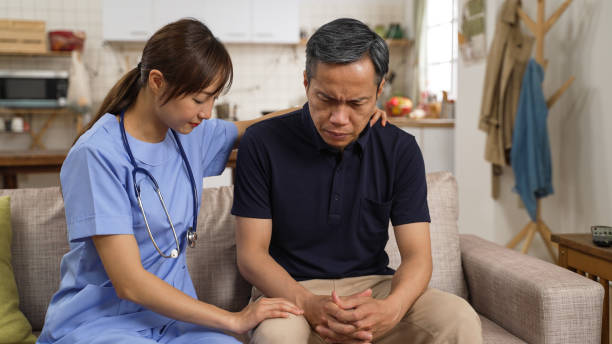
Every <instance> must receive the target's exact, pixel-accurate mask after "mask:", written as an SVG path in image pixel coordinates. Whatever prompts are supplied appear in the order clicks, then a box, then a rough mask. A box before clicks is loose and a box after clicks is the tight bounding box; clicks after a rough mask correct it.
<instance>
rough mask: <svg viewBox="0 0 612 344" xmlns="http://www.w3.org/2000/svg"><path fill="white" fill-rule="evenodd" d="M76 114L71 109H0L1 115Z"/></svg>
mask: <svg viewBox="0 0 612 344" xmlns="http://www.w3.org/2000/svg"><path fill="white" fill-rule="evenodd" d="M75 113H76V112H75V111H73V110H71V109H70V108H66V107H63V108H6V107H0V115H51V114H58V115H70V114H75Z"/></svg>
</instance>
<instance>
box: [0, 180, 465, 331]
mask: <svg viewBox="0 0 612 344" xmlns="http://www.w3.org/2000/svg"><path fill="white" fill-rule="evenodd" d="M427 186H428V203H429V211H430V214H431V219H432V223H431V241H432V256H433V266H434V270H433V274H432V278H431V282H430V287H434V288H438V289H441V290H444V291H448V292H451V293H454V294H456V295H459V296H461V297H463V298H467V287H466V284H465V280H464V278H463V271H462V269H461V255H460V251H459V236H458V232H457V218H458V209H457V185H456V182H455V179H454V178H453V176H452V175H451V174H450V173H447V172H440V173H433V174H429V175H427ZM3 195H9V196H11V219H12V228H13V244H12V253H13V268H14V270H15V279H16V281H17V286H18V289H19V299H20V307H21V309H22V311H23V312H24V314H25V315H26V317H27V318H28V319H29V320H30V323H31V324H32V328H33V329H34V331H40V329H42V325H43V322H44V316H45V313H46V309H47V306H48V304H49V301H50V299H51V296H52V295H53V293H54V292H55V291H56V290H57V288H58V286H59V276H60V271H59V266H60V261H61V258H62V256H63V255H64V254H65V253H66V252H67V251H68V243H67V235H66V221H65V217H64V208H63V202H62V198H61V194H60V191H59V188H58V187H52V188H40V189H16V190H6V189H0V196H3ZM232 198H233V188H232V187H231V186H230V187H221V188H212V189H204V191H203V193H202V207H201V208H200V213H199V214H198V245H197V247H196V248H195V249H188V250H187V261H188V265H189V271H190V273H191V278H192V280H193V282H194V285H195V287H196V291H197V293H198V297H199V298H200V299H201V300H203V301H206V302H209V303H211V304H214V305H217V306H219V307H222V308H225V309H229V310H233V311H236V310H239V309H241V308H242V307H244V306H245V305H246V303H247V302H248V300H249V296H250V292H251V286H250V285H249V283H248V282H246V281H245V280H244V279H243V278H242V277H241V276H240V273H239V272H238V268H237V266H236V244H235V240H234V228H235V227H234V225H235V220H234V217H233V216H232V215H231V214H230V209H231V206H232ZM389 230H390V235H389V237H390V238H391V240H390V241H389V243H388V245H387V252H388V253H389V259H390V266H391V267H397V266H398V265H399V262H400V257H399V252H398V251H397V244H396V243H395V239H394V236H393V234H392V231H393V229H392V228H391V227H390V228H389Z"/></svg>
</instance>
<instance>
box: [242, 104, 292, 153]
mask: <svg viewBox="0 0 612 344" xmlns="http://www.w3.org/2000/svg"><path fill="white" fill-rule="evenodd" d="M299 109H301V107H292V108H289V109H285V110H280V111H275V112H271V113H269V114H267V115H265V116H261V117H258V118H255V119H251V120H248V121H236V122H234V124H235V125H236V127H237V128H238V138H237V139H236V142H235V143H234V147H238V143H239V142H240V139H241V138H242V135H244V132H245V131H246V130H247V128H248V127H250V126H251V125H253V124H255V123H257V122H261V121H263V120H266V119H270V118H272V117H276V116H281V115H284V114H286V113H289V112H293V111H296V110H299Z"/></svg>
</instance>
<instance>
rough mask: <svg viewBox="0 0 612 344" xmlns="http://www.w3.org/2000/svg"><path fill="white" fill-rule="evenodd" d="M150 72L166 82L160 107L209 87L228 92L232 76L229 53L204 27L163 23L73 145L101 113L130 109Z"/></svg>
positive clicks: (191, 22)
mask: <svg viewBox="0 0 612 344" xmlns="http://www.w3.org/2000/svg"><path fill="white" fill-rule="evenodd" d="M153 69H156V70H158V71H160V72H161V73H162V74H163V76H164V79H165V80H166V82H167V88H166V90H165V91H164V94H163V95H162V104H165V103H166V102H168V101H169V100H171V99H174V98H178V97H181V96H183V95H186V94H190V93H194V92H199V91H201V90H203V89H206V88H207V87H209V86H211V85H217V89H216V90H215V91H214V92H213V93H214V94H218V93H220V92H222V91H223V90H227V89H229V87H230V86H231V84H232V79H233V75H234V72H233V67H232V60H231V59H230V56H229V53H228V52H227V50H226V49H225V47H224V46H223V44H221V42H219V41H218V40H217V39H216V38H215V36H213V34H212V32H210V30H209V29H208V28H207V27H206V25H204V24H202V22H200V21H198V20H196V19H190V18H187V19H181V20H178V21H176V22H173V23H170V24H167V25H165V26H164V27H162V28H161V29H159V30H158V31H157V32H155V34H153V36H151V38H149V40H148V41H147V43H146V44H145V46H144V49H143V51H142V56H141V59H140V63H139V64H138V66H137V67H136V68H134V69H132V70H130V71H129V72H127V74H125V75H124V76H123V77H122V78H121V80H119V81H118V82H117V83H116V84H115V86H113V88H112V89H111V90H110V91H109V92H108V94H107V95H106V97H105V98H104V101H103V102H102V105H100V109H99V110H98V112H97V113H96V115H95V116H94V118H93V119H92V120H91V121H90V122H89V123H88V124H87V126H86V127H85V128H84V129H83V131H82V132H81V133H79V135H78V136H77V138H76V140H75V141H74V142H75V143H76V141H77V140H78V139H79V137H81V135H83V133H84V132H86V131H87V130H89V129H91V127H92V126H93V124H94V123H95V122H96V121H98V120H99V119H100V118H101V117H102V116H104V114H106V113H112V114H115V115H117V114H119V113H121V111H123V110H125V109H127V108H128V107H130V106H131V105H132V104H133V103H134V102H135V101H136V97H138V92H140V90H141V89H143V88H144V87H146V82H147V78H148V76H149V73H150V72H151V70H153Z"/></svg>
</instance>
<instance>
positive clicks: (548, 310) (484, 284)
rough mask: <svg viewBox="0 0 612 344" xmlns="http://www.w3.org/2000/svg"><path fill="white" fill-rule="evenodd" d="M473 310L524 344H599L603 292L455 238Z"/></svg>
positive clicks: (564, 273) (488, 245) (569, 275)
mask: <svg viewBox="0 0 612 344" xmlns="http://www.w3.org/2000/svg"><path fill="white" fill-rule="evenodd" d="M460 240H461V241H460V243H461V260H462V264H463V271H464V274H465V278H466V282H467V285H468V289H469V293H470V302H471V304H472V306H473V307H474V309H475V310H476V311H477V312H478V313H480V314H482V315H484V316H485V317H487V318H489V319H490V320H492V321H494V322H495V323H497V324H498V325H500V326H502V327H503V328H505V329H506V330H507V331H509V332H510V333H512V334H514V335H515V336H517V337H519V338H521V339H523V340H524V341H527V342H529V343H580V344H586V343H593V344H595V343H597V344H598V343H599V342H600V336H601V321H602V320H601V319H602V318H601V315H602V306H603V295H604V291H603V287H602V286H601V285H600V284H599V283H597V282H594V281H592V280H590V279H588V278H585V277H583V276H580V275H578V274H576V273H573V272H571V271H569V270H566V269H563V268H561V267H559V266H556V265H554V264H550V263H548V262H545V261H543V260H540V259H537V258H534V257H530V256H527V255H524V254H521V253H519V252H517V251H514V250H510V249H507V248H505V247H503V246H499V245H496V244H494V243H492V242H489V241H486V240H484V239H482V238H479V237H477V236H473V235H461V239H460Z"/></svg>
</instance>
